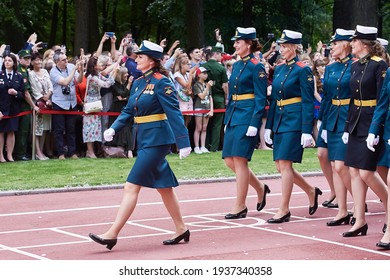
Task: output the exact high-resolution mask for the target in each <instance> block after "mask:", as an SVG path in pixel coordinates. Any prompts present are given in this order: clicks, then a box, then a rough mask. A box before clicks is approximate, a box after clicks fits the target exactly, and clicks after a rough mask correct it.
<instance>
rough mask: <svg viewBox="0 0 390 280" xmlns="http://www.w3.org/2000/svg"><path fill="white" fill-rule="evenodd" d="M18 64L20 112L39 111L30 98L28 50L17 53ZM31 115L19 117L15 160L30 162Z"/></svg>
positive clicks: (29, 58)
mask: <svg viewBox="0 0 390 280" xmlns="http://www.w3.org/2000/svg"><path fill="white" fill-rule="evenodd" d="M18 56H19V64H18V68H17V69H18V72H19V73H21V74H22V76H23V81H24V90H25V93H24V99H22V100H20V110H21V111H22V112H24V111H29V110H31V108H33V109H34V110H35V111H39V108H38V107H37V106H36V105H35V103H34V102H33V100H32V98H31V85H30V80H29V76H28V68H29V67H30V63H31V52H30V50H21V51H20V52H19V53H18ZM30 136H31V115H30V114H28V115H25V116H21V117H19V127H18V130H17V132H16V133H15V150H14V158H15V160H30V159H31V158H30V157H29V156H28V153H29V151H28V149H29V144H30V143H31V138H30Z"/></svg>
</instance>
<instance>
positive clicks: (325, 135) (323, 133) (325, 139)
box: [321, 129, 328, 143]
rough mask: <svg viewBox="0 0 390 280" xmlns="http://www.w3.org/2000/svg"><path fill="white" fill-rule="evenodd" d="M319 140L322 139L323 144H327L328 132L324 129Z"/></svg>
mask: <svg viewBox="0 0 390 280" xmlns="http://www.w3.org/2000/svg"><path fill="white" fill-rule="evenodd" d="M321 138H322V139H324V141H325V143H328V131H327V130H326V129H323V130H322V131H321Z"/></svg>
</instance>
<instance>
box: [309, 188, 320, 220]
mask: <svg viewBox="0 0 390 280" xmlns="http://www.w3.org/2000/svg"><path fill="white" fill-rule="evenodd" d="M314 195H315V197H314V205H313V206H309V214H310V215H313V214H314V213H315V212H316V211H317V208H318V196H319V195H322V191H321V190H320V189H319V188H317V187H316V188H315V193H314Z"/></svg>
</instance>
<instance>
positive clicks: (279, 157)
mask: <svg viewBox="0 0 390 280" xmlns="http://www.w3.org/2000/svg"><path fill="white" fill-rule="evenodd" d="M301 41H302V34H301V33H299V32H295V31H290V30H284V31H283V34H282V37H281V38H280V39H278V40H277V41H276V42H277V43H279V44H280V53H281V55H282V56H283V57H284V58H285V60H286V63H285V64H282V65H279V66H277V67H276V68H275V73H274V80H273V82H272V93H271V105H270V110H269V113H268V119H267V124H266V130H265V133H264V134H265V135H264V138H265V141H266V142H267V143H268V144H272V143H273V146H274V149H273V155H274V161H275V164H276V168H277V169H278V171H279V172H280V173H281V176H282V201H281V204H280V206H279V210H278V212H277V213H276V214H275V215H274V217H273V218H271V219H269V220H268V223H283V222H288V221H289V220H290V216H291V213H290V209H289V204H290V198H291V192H292V189H293V185H294V183H295V184H297V185H298V186H299V187H301V188H302V189H303V190H304V191H305V192H306V194H307V196H308V197H309V201H310V206H309V214H310V215H313V214H314V213H315V212H316V210H317V208H318V196H319V195H321V194H322V192H321V190H320V189H318V188H314V187H313V186H311V185H309V183H308V182H307V181H306V180H305V179H304V178H303V177H302V175H301V174H299V173H298V172H297V171H296V170H295V169H294V168H293V162H301V161H302V156H303V148H306V147H309V146H310V145H311V144H312V141H313V138H312V136H311V133H312V128H313V118H314V106H313V104H314V81H313V74H312V72H311V70H310V67H308V66H307V65H306V64H304V63H302V62H300V61H298V56H297V48H298V45H299V44H301ZM271 130H272V132H273V140H272V139H271Z"/></svg>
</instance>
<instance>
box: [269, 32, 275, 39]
mask: <svg viewBox="0 0 390 280" xmlns="http://www.w3.org/2000/svg"><path fill="white" fill-rule="evenodd" d="M272 38H275V34H274V33H268V34H267V39H272Z"/></svg>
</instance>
